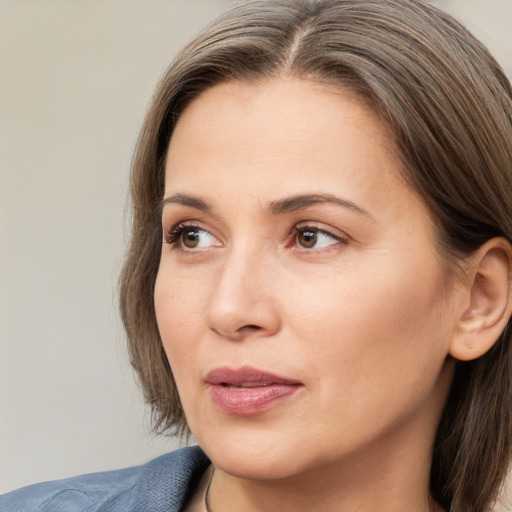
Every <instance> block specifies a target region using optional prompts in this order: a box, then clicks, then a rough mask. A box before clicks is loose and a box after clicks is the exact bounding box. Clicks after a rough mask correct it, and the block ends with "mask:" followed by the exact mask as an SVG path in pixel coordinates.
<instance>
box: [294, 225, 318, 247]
mask: <svg viewBox="0 0 512 512" xmlns="http://www.w3.org/2000/svg"><path fill="white" fill-rule="evenodd" d="M317 240H318V233H317V232H316V231H312V230H310V229H305V230H303V231H299V232H298V233H297V242H298V244H299V245H300V246H301V247H304V249H312V248H313V247H315V245H316V243H317Z"/></svg>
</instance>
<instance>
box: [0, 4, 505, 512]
mask: <svg viewBox="0 0 512 512" xmlns="http://www.w3.org/2000/svg"><path fill="white" fill-rule="evenodd" d="M510 162H512V90H511V87H510V84H509V83H508V81H507V79H506V77H505V76H504V74H503V72H502V71H501V70H500V68H499V66H498V65H497V64H496V62H495V61H494V60H493V58H492V57H491V56H490V55H489V54H488V52H487V50H486V49H485V48H484V47H483V46H482V45H481V44H480V43H478V42H477V41H476V40H475V39H474V38H473V37H472V36H471V35H469V34H468V33H467V31H466V30H465V29H464V28H462V27H461V26H460V25H458V24H457V23H456V22H455V21H454V20H453V19H452V18H450V17H449V16H448V15H446V14H444V13H442V12H440V11H439V10H437V9H436V8H434V7H432V6H429V5H428V4H426V3H424V2H422V1H420V0H412V1H411V0H407V1H406V0H374V1H372V0H370V1H368V0H364V1H363V0H323V1H322V0H321V1H318V2H314V1H301V0H299V1H298V0H277V1H275V0H257V1H249V2H245V3H243V4H242V5H240V6H239V7H236V8H234V9H232V10H231V11H229V12H228V13H227V14H226V15H225V16H224V17H222V18H220V19H219V20H217V21H216V22H214V23H213V24H212V25H210V26H209V27H208V28H207V29H206V30H205V31H204V32H203V33H202V34H200V35H199V36H198V37H197V38H196V39H195V40H194V41H193V42H192V43H190V44H189V45H188V46H187V47H186V48H185V49H184V50H183V52H182V53H181V54H180V55H179V56H178V58H177V60H176V61H175V62H174V63H173V65H172V66H171V67H170V68H169V71H168V72H167V73H166V74H165V76H164V77H163V79H162V81H161V83H160V85H159V87H158V89H157V91H156V93H155V96H154V98H153V102H152V105H151V107H150V109H149V112H148V115H147V118H146V121H145V123H144V126H143V129H142V132H141V135H140V139H139V143H138V147H137V150H136V154H135V158H134V162H133V171H132V185H131V187H132V188H131V192H132V200H133V228H132V239H131V246H130V249H129V252H128V256H127V259H126V262H125V266H124V270H123V274H122V277H121V310H122V315H123V320H124V323H125V327H126V330H127V334H128V339H129V345H130V351H131V356H132V362H133V365H134V367H135V368H136V370H137V372H138V375H139V377H140V379H141V382H142V385H143V388H144V390H145V393H146V399H147V401H148V402H149V403H150V404H151V406H152V408H153V412H154V418H155V428H156V429H157V430H159V431H168V432H175V433H180V434H189V433H192V434H193V435H194V437H195V438H196V439H197V441H198V443H199V445H200V447H201V448H198V447H195V448H189V449H185V450H182V451H178V452H175V453H173V454H169V455H167V456H164V457H162V458H160V459H156V460H155V461H152V462H151V463H149V464H147V465H145V466H142V467H139V468H131V469H127V470H121V471H118V472H110V473H106V474H105V473H104V474H96V475H89V476H86V477H79V478H76V479H70V480H67V481H62V482H57V483H50V484H42V485H40V486H34V487H31V488H28V489H26V490H21V491H18V492H15V493H12V494H11V495H7V497H5V498H4V500H5V501H4V502H0V503H2V505H3V503H6V507H7V508H6V510H34V509H36V510H40V509H44V507H48V509H49V510H58V509H59V508H58V507H60V509H63V510H64V509H65V510H187V511H196V510H202V511H205V510H206V511H210V512H218V511H231V510H237V511H240V510H243V511H252V510H272V511H273V510H276V511H301V510H308V511H310V510H322V511H345V510H361V511H365V510H368V511H370V510H371V511H376V510H379V511H411V510H414V511H434V510H435V511H441V510H444V511H448V510H451V511H456V512H469V511H471V512H479V511H485V510H489V507H490V506H491V505H492V504H493V502H494V500H495V498H496V496H497V493H498V491H499V488H500V485H501V483H502V482H503V479H504V477H505V474H506V471H507V468H508V465H509V462H510V459H511V434H512V431H511V430H512V421H511V419H512V418H511V406H510V399H511V394H512V388H511V377H512V371H511V370H512V355H511V350H512V349H511V348H510V330H509V328H508V324H509V319H510V316H511V311H512V300H511V292H510V290H511V281H512V270H511V269H512V265H511V262H512V247H511V245H510V242H511V240H512V232H511V230H512V228H511V226H512V222H511V220H512V210H511V208H512V201H511V199H512V198H511V197H510V194H511V190H512V169H511V164H510ZM37 507H40V508H37ZM41 507H42V508H41ZM66 507H67V508H66Z"/></svg>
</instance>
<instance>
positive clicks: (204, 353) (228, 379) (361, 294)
mask: <svg viewBox="0 0 512 512" xmlns="http://www.w3.org/2000/svg"><path fill="white" fill-rule="evenodd" d="M394 152H395V146H394V143H393V140H392V137H391V136H390V134H389V133H388V131H387V130H386V129H385V127H384V125H383V124H382V123H381V121H380V120H379V119H378V117H377V116H376V115H374V113H373V112H372V111H371V110H370V109H369V108H368V107H366V106H364V104H363V103H362V102H361V101H359V100H358V98H357V97H356V96H355V95H353V94H352V93H349V92H346V91H343V90H339V89H334V88H331V87H328V86H324V85H319V84H315V83H313V82H310V81H305V80H299V79H292V78H288V79H275V80H271V81H267V82H263V83H259V84H256V85H254V84H253V85H249V84H245V83H226V84H222V85H219V86H216V87H214V88H211V89H209V90H207V91H206V92H204V93H203V94H202V95H201V96H200V97H199V98H198V99H196V100H195V101H194V102H193V103H192V104H191V105H190V106H189V107H188V108H187V109H186V110H185V112H184V113H183V114H182V116H181V117H180V119H179V121H178V123H177V126H176V129H175V131H174V133H173V136H172V140H171V142H170V147H169V152H168V156H167V162H166V183H165V200H164V207H163V217H162V223H163V231H164V240H165V242H167V243H163V245H162V255H161V262H160V268H159V272H158V277H157V282H156V290H155V305H156V313H157V320H158V325H159V329H160V333H161V336H162V340H163V344H164V347H165V350H166V353H167V356H168V358H169V362H170V364H171V367H172V371H173V374H174V377H175V379H176V383H177V386H178V391H179V395H180V398H181V401H182V404H183V407H184V410H185V414H186V417H187V421H188V423H189V426H190V428H191V430H192V433H193V434H194V436H195V437H196V439H197V440H198V442H199V444H200V445H201V446H202V447H203V448H204V449H205V450H206V452H207V453H208V455H209V456H210V457H211V458H212V460H213V462H214V463H215V464H216V465H217V466H219V467H220V468H221V469H223V470H224V471H226V472H229V473H232V474H236V475H239V476H246V477H258V478H281V477H286V476H290V475H294V474H299V473H303V472H307V471H311V470H315V469H316V468H319V467H325V466H326V465H332V464H345V463H350V464H351V467H352V468H354V464H353V462H354V461H355V460H359V461H361V460H363V459H365V458H367V459H368V456H369V455H370V456H373V455H379V457H380V458H378V459H375V457H373V458H372V457H370V459H371V460H373V462H372V464H374V465H375V460H380V461H381V462H382V463H383V464H387V463H391V464H393V463H396V460H395V459H396V457H402V458H411V456H412V457H413V458H414V456H415V455H416V454H419V455H420V456H422V455H425V456H426V457H430V447H431V443H432V441H433V435H434V431H435V427H436V424H437V422H438V419H439V415H440V411H441V409H442V406H443V403H444V400H445V397H446V393H447V389H448V387H449V384H450V378H451V368H449V367H448V363H446V356H447V353H448V348H449V347H448V346H449V342H450V339H451V336H452V334H453V331H454V318H455V313H456V311H457V308H458V307H459V306H460V305H458V304H457V297H456V292H455V291H452V289H453V290H455V289H456V287H453V288H452V287H448V286H446V284H445V282H444V280H443V275H442V272H441V267H440V263H439V257H438V254H437V252H436V247H435V242H434V237H433V233H432V223H431V217H430V216H429V213H428V211H427V209H426V207H425V205H424V204H423V202H422V200H421V199H420V198H419V197H418V195H417V194H416V193H415V192H413V191H412V190H411V188H410V187H409V186H408V185H407V184H406V183H405V182H404V180H403V179H401V177H400V174H399V170H398V168H399V164H398V160H397V158H396V156H395V153H394ZM410 450H413V451H412V452H411V451H410ZM412 454H413V455H412ZM370 459H368V460H370ZM347 467H348V466H347Z"/></svg>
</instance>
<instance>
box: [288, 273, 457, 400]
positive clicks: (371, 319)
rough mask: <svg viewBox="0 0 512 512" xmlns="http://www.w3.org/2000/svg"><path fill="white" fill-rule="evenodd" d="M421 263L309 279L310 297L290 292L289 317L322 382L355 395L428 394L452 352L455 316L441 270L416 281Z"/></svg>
mask: <svg viewBox="0 0 512 512" xmlns="http://www.w3.org/2000/svg"><path fill="white" fill-rule="evenodd" d="M366 268H370V269H371V268H372V267H366ZM374 268H376V267H374ZM380 268H381V269H382V268H383V267H382V266H381V267H380ZM420 268H421V265H418V267H417V268H415V272H413V271H412V269H407V268H404V267H401V268H400V269H399V268H394V267H392V266H388V267H387V271H386V272H383V271H372V270H370V271H366V272H364V273H359V272H355V271H353V272H351V273H350V275H348V274H345V275H343V276H338V279H331V280H330V281H325V282H323V283H322V285H321V286H315V285H314V284H313V283H310V285H309V286H308V287H307V288H308V290H309V293H308V295H307V300H306V301H305V300H304V297H305V295H304V294H298V293H293V292H292V293H290V294H289V296H288V298H287V302H288V304H289V308H288V311H289V312H290V314H291V315H293V319H291V318H290V319H289V320H288V321H287V322H286V323H287V324H288V325H291V326H292V329H293V336H292V338H294V339H297V340H302V341H301V342H300V343H301V344H302V349H304V347H307V351H308V352H309V353H310V355H311V357H310V358H309V361H310V362H311V364H312V365H314V366H316V368H315V369H314V370H315V374H317V375H319V376H320V375H321V376H322V378H321V379H320V378H319V379H318V382H319V385H322V386H325V387H331V388H333V389H334V388H337V389H344V390H345V392H346V393H350V394H357V395H358V400H360V399H361V397H368V398H371V397H372V396H373V397H376V398H377V399H380V398H381V397H382V394H383V393H384V392H385V390H388V393H389V390H393V389H395V388H397V387H403V388H408V389H412V390H415V392H418V393H420V392H421V390H423V391H424V392H425V393H426V392H428V390H429V388H430V387H431V386H433V384H434V382H435V380H436V378H437V376H438V374H439V372H440V370H441V367H442V364H443V362H444V360H445V358H446V354H447V351H448V341H449V338H450V332H451V331H450V322H449V318H450V314H449V312H448V311H447V305H446V301H444V294H443V291H442V288H441V286H440V284H439V283H440V279H439V278H438V272H437V269H435V268H432V270H431V271H428V272H424V273H423V275H424V276H425V277H423V278H422V279H415V278H414V276H415V275H421V274H419V272H418V271H419V269H420ZM402 269H403V270H402ZM353 270H354V269H353ZM427 274H428V276H427ZM305 338H306V339H305ZM297 349H298V350H300V349H301V347H299V346H298V347H297ZM369 388H372V389H373V391H374V392H375V393H374V394H373V395H372V393H368V389H369ZM401 393H402V394H403V393H404V391H401Z"/></svg>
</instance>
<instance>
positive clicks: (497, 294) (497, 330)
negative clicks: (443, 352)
mask: <svg viewBox="0 0 512 512" xmlns="http://www.w3.org/2000/svg"><path fill="white" fill-rule="evenodd" d="M511 266H512V247H511V245H510V243H509V242H507V241H506V240H505V239H503V238H493V239H491V240H489V241H488V242H486V243H485V244H484V245H483V246H482V247H480V249H478V251H476V253H475V254H474V255H473V256H472V257H471V264H470V265H469V266H468V268H467V270H466V278H467V283H468V284H467V291H468V295H469V304H468V305H467V307H465V308H464V310H463V312H462V315H461V316H460V318H459V320H458V323H457V326H456V329H455V332H454V336H453V338H452V340H451V343H450V355H451V356H452V357H454V358H455V359H458V360H461V361H470V360H473V359H477V358H478V357H480V356H482V355H483V354H485V353H486V352H487V351H488V350H490V349H491V348H492V346H493V345H494V344H495V343H496V341H497V340H498V338H499V337H500V335H501V333H502V332H503V331H504V329H505V327H506V326H507V322H508V320H509V318H510V315H511V312H512V297H511V294H512V290H511V288H512V269H511Z"/></svg>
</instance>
